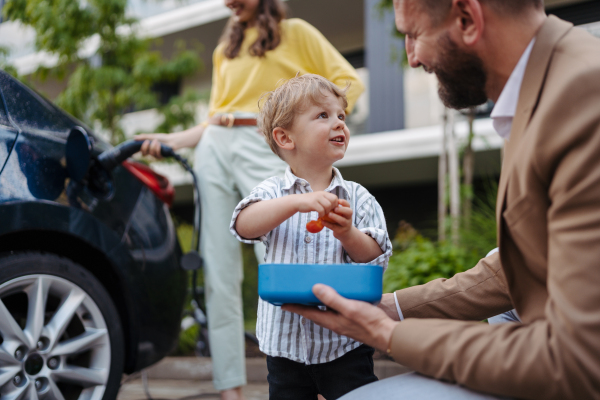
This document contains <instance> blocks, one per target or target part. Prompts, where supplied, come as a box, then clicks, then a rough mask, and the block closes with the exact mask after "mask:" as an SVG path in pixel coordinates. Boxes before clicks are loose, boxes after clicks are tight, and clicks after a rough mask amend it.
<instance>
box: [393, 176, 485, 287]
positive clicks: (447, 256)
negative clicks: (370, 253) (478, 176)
mask: <svg viewBox="0 0 600 400" xmlns="http://www.w3.org/2000/svg"><path fill="white" fill-rule="evenodd" d="M496 191H497V186H493V187H490V188H487V189H486V192H485V194H484V196H482V197H480V198H477V199H476V200H475V201H474V204H473V206H474V207H473V211H472V213H471V215H470V218H469V220H468V221H465V220H463V221H461V229H460V237H459V240H458V245H453V244H452V243H450V242H434V241H433V240H431V239H429V238H426V237H424V236H422V235H421V234H419V233H418V232H417V231H416V230H415V229H414V228H413V227H412V226H411V225H410V224H408V223H406V222H404V221H402V222H401V223H400V225H399V227H398V231H397V233H396V236H395V237H394V240H393V242H394V255H392V257H391V258H390V263H389V267H388V269H387V271H386V272H385V274H384V277H383V292H384V293H389V292H393V291H396V290H399V289H404V288H407V287H411V286H416V285H422V284H424V283H427V282H429V281H432V280H434V279H438V278H451V277H453V276H454V275H455V274H457V273H459V272H463V271H466V270H468V269H469V268H472V267H474V266H475V265H476V264H477V262H478V261H479V260H480V259H481V258H483V257H485V255H486V254H487V253H488V252H489V251H490V250H492V249H493V248H495V247H496V218H495V206H494V203H495V197H496Z"/></svg>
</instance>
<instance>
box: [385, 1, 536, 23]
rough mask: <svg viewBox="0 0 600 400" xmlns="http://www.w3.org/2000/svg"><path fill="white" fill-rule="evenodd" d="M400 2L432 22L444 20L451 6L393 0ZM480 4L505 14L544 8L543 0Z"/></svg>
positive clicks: (438, 2)
mask: <svg viewBox="0 0 600 400" xmlns="http://www.w3.org/2000/svg"><path fill="white" fill-rule="evenodd" d="M395 1H400V2H401V3H402V2H404V3H409V4H410V5H412V6H417V7H419V8H420V9H421V10H422V11H425V12H427V13H428V14H429V15H430V16H431V18H432V21H433V23H434V24H438V23H441V22H442V21H444V19H445V18H446V16H447V15H448V12H450V9H451V6H452V0H395ZM479 2H480V3H481V4H486V5H488V6H489V7H491V8H492V9H494V10H496V11H497V12H499V13H503V14H507V15H516V14H518V13H520V12H522V11H523V10H525V9H527V8H530V7H534V8H536V9H540V8H544V0H479Z"/></svg>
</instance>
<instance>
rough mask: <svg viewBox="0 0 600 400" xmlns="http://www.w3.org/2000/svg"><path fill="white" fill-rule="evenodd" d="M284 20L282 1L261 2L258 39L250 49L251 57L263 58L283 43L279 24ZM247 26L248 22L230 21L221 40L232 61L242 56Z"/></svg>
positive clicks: (259, 6) (258, 15)
mask: <svg viewBox="0 0 600 400" xmlns="http://www.w3.org/2000/svg"><path fill="white" fill-rule="evenodd" d="M284 18H285V6H284V5H283V3H282V2H281V0H260V3H259V4H258V8H257V10H256V29H258V38H257V39H256V42H254V43H253V44H252V45H251V46H250V48H249V49H248V51H249V53H250V54H251V55H253V56H258V57H263V56H264V55H265V53H266V52H267V51H269V50H273V49H275V48H276V47H277V46H279V43H281V27H280V25H279V23H280V22H281V20H283V19H284ZM247 25H248V24H247V23H246V22H236V21H235V17H231V18H230V19H229V22H228V23H227V26H226V27H225V31H224V32H223V35H222V36H221V40H220V41H221V42H224V43H225V57H227V58H230V59H231V58H235V57H237V56H238V54H240V48H241V47H242V42H243V41H244V30H245V29H246V27H247Z"/></svg>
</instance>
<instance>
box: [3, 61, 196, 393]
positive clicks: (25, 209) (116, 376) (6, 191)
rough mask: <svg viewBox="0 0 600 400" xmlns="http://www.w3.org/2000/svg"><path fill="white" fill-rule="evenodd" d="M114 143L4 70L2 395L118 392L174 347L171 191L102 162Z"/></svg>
mask: <svg viewBox="0 0 600 400" xmlns="http://www.w3.org/2000/svg"><path fill="white" fill-rule="evenodd" d="M73 130H78V131H79V132H82V133H84V134H85V138H86V140H87V141H88V142H87V143H85V145H86V146H87V149H88V150H89V153H88V154H84V153H86V152H85V151H84V152H79V150H78V149H79V148H78V147H77V146H75V147H73V146H71V147H70V148H69V146H70V144H69V142H68V140H67V139H68V138H69V135H70V133H71V132H72V131H73ZM80 136H81V135H80ZM110 148H111V146H110V145H109V144H107V143H106V142H104V141H102V140H101V139H99V138H98V137H97V135H94V133H93V132H92V131H91V130H90V129H89V128H87V127H86V126H85V125H84V124H82V123H81V122H80V121H78V120H76V119H75V118H73V117H72V116H70V115H68V114H67V113H66V112H64V111H62V110H60V109H59V108H57V107H56V106H54V105H53V104H52V103H51V102H49V101H47V100H46V99H44V98H43V97H42V96H40V95H39V94H37V93H36V92H35V91H33V90H31V89H29V88H28V87H26V86H25V85H23V84H21V83H20V82H19V81H17V80H16V79H14V78H12V77H11V76H10V75H8V74H7V73H5V72H4V71H1V70H0V398H6V399H10V398H22V399H29V398H31V399H35V398H39V399H65V400H71V399H73V400H74V399H114V398H115V397H116V395H117V392H118V390H119V384H120V381H121V376H122V373H133V372H135V371H139V370H141V369H142V368H144V367H147V366H149V365H151V364H153V363H155V362H157V361H158V360H160V359H161V358H162V357H164V356H165V355H167V354H168V353H169V352H170V351H171V350H172V349H173V347H174V346H175V345H176V341H177V338H178V333H179V326H180V321H181V315H182V310H183V304H184V301H185V296H186V276H187V275H186V273H185V271H183V270H182V269H181V265H180V262H181V257H182V254H181V248H180V245H179V242H178V241H177V237H176V233H175V228H174V226H173V222H172V220H171V217H170V215H169V212H168V204H169V203H170V202H172V200H173V194H174V192H173V187H172V186H171V185H170V183H169V182H168V180H166V179H165V178H164V177H162V176H160V175H158V174H156V173H154V172H153V171H152V170H151V169H150V168H148V167H147V166H145V165H143V164H139V163H136V162H134V161H131V160H127V161H125V162H123V163H122V164H119V165H118V166H117V167H116V168H115V169H114V170H112V171H107V170H106V169H104V168H102V166H101V165H100V164H99V163H97V162H95V160H97V157H98V155H99V154H100V153H102V152H104V151H106V150H109V149H110ZM69 152H70V153H69ZM69 163H71V165H69ZM73 164H79V165H75V167H74V166H73ZM73 171H80V172H73Z"/></svg>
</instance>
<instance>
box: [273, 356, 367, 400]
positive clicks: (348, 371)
mask: <svg viewBox="0 0 600 400" xmlns="http://www.w3.org/2000/svg"><path fill="white" fill-rule="evenodd" d="M373 353H374V350H373V348H372V347H369V346H366V345H364V344H363V345H361V346H359V347H357V348H356V349H354V350H352V351H349V352H348V353H346V354H344V355H343V356H341V357H340V358H336V359H335V360H333V361H331V362H328V363H324V364H313V365H305V364H302V363H299V362H295V361H292V360H288V359H287V358H283V357H271V356H267V369H268V370H269V375H268V377H267V380H268V381H269V399H270V400H313V399H316V398H317V394H320V395H321V396H323V397H325V400H335V399H337V398H339V397H342V396H343V395H345V394H346V393H348V392H351V391H352V390H354V389H356V388H358V387H360V386H363V385H366V384H367V383H371V382H375V381H377V377H376V376H375V373H374V372H373Z"/></svg>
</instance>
